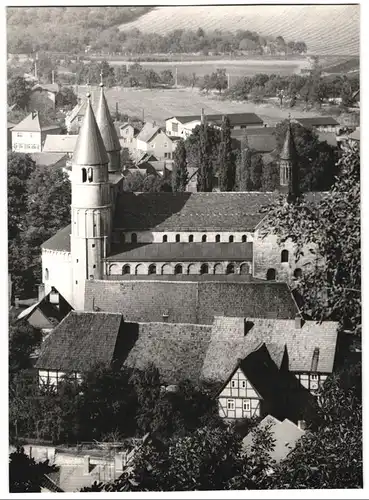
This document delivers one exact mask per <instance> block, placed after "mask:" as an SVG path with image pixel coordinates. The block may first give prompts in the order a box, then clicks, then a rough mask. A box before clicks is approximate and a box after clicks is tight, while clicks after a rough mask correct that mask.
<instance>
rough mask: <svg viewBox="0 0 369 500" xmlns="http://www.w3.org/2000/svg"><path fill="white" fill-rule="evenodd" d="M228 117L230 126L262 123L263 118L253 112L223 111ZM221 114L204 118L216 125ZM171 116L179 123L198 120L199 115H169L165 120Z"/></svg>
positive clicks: (219, 120)
mask: <svg viewBox="0 0 369 500" xmlns="http://www.w3.org/2000/svg"><path fill="white" fill-rule="evenodd" d="M224 115H227V116H228V118H229V122H230V125H231V126H235V125H262V124H263V123H264V122H263V120H262V119H261V118H260V117H259V116H258V115H256V114H255V113H224ZM224 115H223V114H213V115H208V114H207V115H206V120H207V121H208V123H209V122H214V123H216V124H217V125H220V124H221V122H222V118H223V116H224ZM171 118H176V119H177V120H178V121H179V122H181V123H189V122H193V121H195V120H200V119H201V116H200V115H187V116H178V115H176V116H171V117H170V118H167V119H166V120H170V119H171Z"/></svg>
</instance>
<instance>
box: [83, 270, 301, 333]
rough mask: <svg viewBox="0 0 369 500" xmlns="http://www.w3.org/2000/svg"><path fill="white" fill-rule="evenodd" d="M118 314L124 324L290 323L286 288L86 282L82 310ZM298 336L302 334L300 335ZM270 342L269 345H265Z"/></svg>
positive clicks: (292, 303) (271, 284)
mask: <svg viewBox="0 0 369 500" xmlns="http://www.w3.org/2000/svg"><path fill="white" fill-rule="evenodd" d="M96 307H98V308H99V310H100V311H107V312H119V313H121V314H123V316H124V318H125V320H127V321H138V322H148V321H154V322H158V321H159V322H160V321H163V314H166V313H167V314H168V321H169V322H171V323H193V324H211V323H212V322H213V319H214V316H230V317H259V318H283V319H289V318H291V319H292V318H295V316H296V314H297V313H298V312H299V310H298V307H297V305H296V302H295V300H294V299H293V297H292V294H291V292H290V290H289V288H288V286H287V284H286V283H277V282H267V281H264V282H248V283H245V282H240V281H224V280H221V281H178V280H173V281H171V280H170V277H168V280H167V281H163V280H134V281H128V280H127V281H114V280H111V281H110V280H88V281H86V290H85V310H90V311H92V310H94V308H96ZM300 332H301V331H300ZM269 341H270V342H271V341H272V340H269Z"/></svg>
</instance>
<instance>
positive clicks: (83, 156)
mask: <svg viewBox="0 0 369 500" xmlns="http://www.w3.org/2000/svg"><path fill="white" fill-rule="evenodd" d="M86 97H87V103H86V113H85V116H84V119H83V123H82V126H81V129H80V131H79V134H78V139H77V144H76V147H75V149H74V153H73V163H74V164H76V165H106V164H107V163H108V162H109V159H108V156H107V154H106V149H105V147H104V142H103V140H102V138H101V134H100V131H99V127H98V126H97V123H96V119H95V115H94V112H93V110H92V106H91V99H90V97H91V94H90V93H89V92H88V93H87V95H86Z"/></svg>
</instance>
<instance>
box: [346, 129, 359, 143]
mask: <svg viewBox="0 0 369 500" xmlns="http://www.w3.org/2000/svg"><path fill="white" fill-rule="evenodd" d="M348 138H349V139H351V140H354V141H360V127H357V128H356V129H355V130H354V131H353V132H352V133H351V134H350V135H349V136H348Z"/></svg>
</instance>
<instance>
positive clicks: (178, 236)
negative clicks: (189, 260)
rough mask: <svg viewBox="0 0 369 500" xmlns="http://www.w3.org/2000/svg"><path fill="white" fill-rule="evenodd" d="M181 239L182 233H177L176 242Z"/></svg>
mask: <svg viewBox="0 0 369 500" xmlns="http://www.w3.org/2000/svg"><path fill="white" fill-rule="evenodd" d="M180 241H181V235H180V234H176V243H179V242H180Z"/></svg>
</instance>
